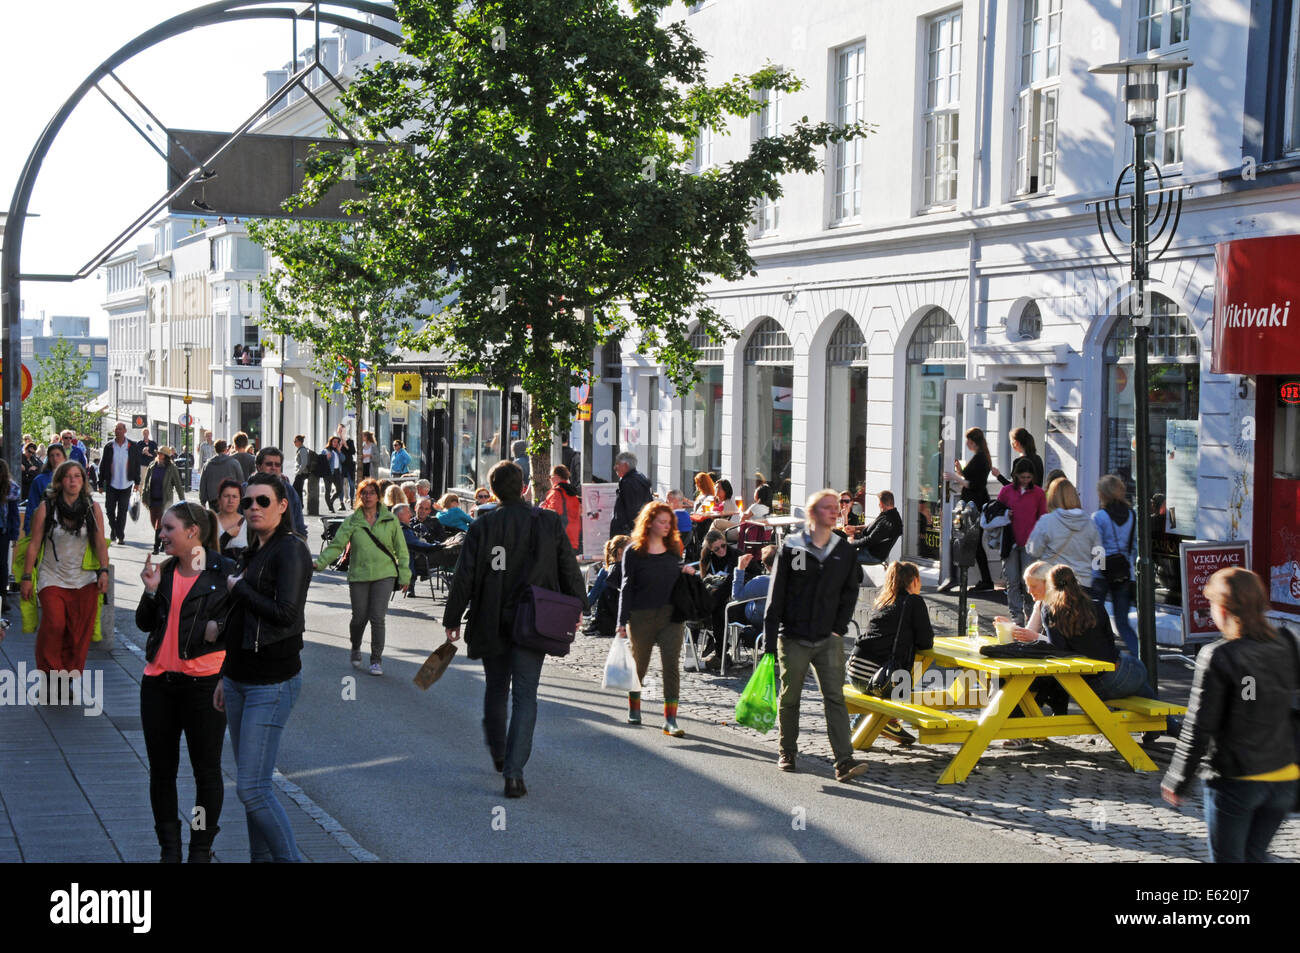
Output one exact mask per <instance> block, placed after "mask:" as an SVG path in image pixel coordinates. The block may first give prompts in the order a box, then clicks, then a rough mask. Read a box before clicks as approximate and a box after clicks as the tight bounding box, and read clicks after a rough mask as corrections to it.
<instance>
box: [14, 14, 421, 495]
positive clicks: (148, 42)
mask: <svg viewBox="0 0 1300 953" xmlns="http://www.w3.org/2000/svg"><path fill="white" fill-rule="evenodd" d="M323 2H325V3H326V5H328V6H330V7H342V8H345V9H346V10H348V11H352V13H336V12H333V11H329V10H321V9H320V7H321V3H322V0H305V2H304V0H299V2H297V3H294V2H292V0H216V2H213V3H208V4H205V5H203V6H201V7H196V8H195V9H193V10H190V11H188V12H187V13H182V14H178V15H177V16H174V17H172V18H171V19H169V20H164V21H163V22H162V23H159V24H158V25H157V26H155V27H153V28H152V29H150V30H147V31H146V32H144V33H142V34H140V35H139V36H138V37H136V38H135V39H134V40H131V41H130V42H129V43H127V44H126V45H125V46H123V47H122V48H121V49H119V50H118V51H117V52H116V53H114V54H113V55H112V56H110V57H109V58H108V59H106V60H104V62H102V63H101V64H100V65H99V66H98V67H96V68H95V70H94V71H93V72H91V74H90V75H89V76H87V77H86V79H85V80H84V81H83V82H82V83H81V85H80V86H78V87H77V89H76V90H75V91H74V92H73V93H72V95H71V96H69V97H68V98H67V100H66V101H65V102H64V103H63V106H62V107H60V109H59V111H58V112H57V113H55V114H54V117H53V118H52V119H51V120H50V121H49V123H47V124H46V126H45V128H44V130H42V132H41V135H40V138H38V139H37V140H36V144H35V145H34V146H33V147H32V151H31V153H30V154H29V155H28V156H27V161H26V162H25V163H24V164H23V170H22V173H21V174H20V175H19V177H18V184H17V186H16V187H15V188H14V193H13V197H12V198H11V199H10V201H9V212H8V216H7V218H6V221H5V230H4V248H3V252H2V254H0V315H2V317H3V320H2V321H0V358H2V359H3V360H2V363H3V367H4V370H5V371H6V372H7V371H9V370H10V369H11V368H13V369H15V370H14V371H13V372H12V373H5V374H4V375H3V391H2V392H0V394H2V397H3V402H4V407H3V416H2V417H0V422H2V424H3V428H4V438H5V440H4V457H5V459H6V461H7V462H8V464H9V468H10V472H11V473H17V472H18V461H19V458H20V456H21V454H22V449H21V447H20V446H19V445H20V444H21V442H22V440H21V438H22V391H21V387H22V377H21V375H20V374H19V373H18V372H17V370H16V369H17V368H18V367H20V366H21V361H22V351H21V337H20V335H21V327H22V326H21V323H20V320H19V319H20V315H21V307H22V281H23V279H24V278H26V279H27V280H36V281H60V282H71V281H76V280H78V279H79V278H82V277H85V276H86V274H88V273H89V272H88V271H87V269H89V270H90V271H93V270H94V268H95V267H98V264H99V263H102V262H103V261H104V260H106V259H107V258H108V257H110V256H111V255H112V254H113V252H115V251H116V250H117V249H118V248H120V247H121V246H122V245H123V244H125V243H126V242H127V241H128V240H129V239H130V237H131V236H132V235H133V234H135V232H136V231H137V230H138V227H140V226H142V225H143V224H144V222H143V221H140V220H137V222H138V224H133V225H132V226H131V227H130V228H129V229H128V230H127V231H125V232H123V233H122V234H120V235H119V236H118V237H117V238H116V239H114V244H110V245H109V246H108V248H106V249H105V250H104V251H103V252H101V253H100V254H99V255H98V256H96V258H95V259H92V260H91V262H89V263H87V265H86V266H83V268H82V269H81V271H82V272H86V274H82V273H80V272H79V273H75V274H61V275H24V274H23V273H22V270H21V268H22V246H23V232H24V228H25V225H26V220H27V211H28V206H29V204H30V202H31V197H32V191H33V189H34V188H35V186H36V179H37V177H38V176H39V175H40V171H41V166H42V164H43V163H44V161H45V157H46V155H47V154H48V153H49V151H50V148H51V147H52V146H53V144H54V140H55V139H56V138H57V137H58V134H59V132H60V131H61V130H62V129H63V126H64V124H65V123H66V122H67V121H68V118H69V117H70V116H71V115H72V112H73V110H75V109H76V108H77V106H78V105H80V103H81V101H82V100H83V99H84V98H85V97H86V95H87V94H88V93H89V92H90V91H91V90H92V89H95V88H96V87H97V86H98V84H99V82H100V81H101V80H103V79H104V78H106V77H108V76H110V75H111V74H112V73H113V71H114V70H115V69H117V67H119V66H121V65H122V64H123V63H125V62H127V61H128V60H130V59H131V58H132V57H134V56H136V55H137V54H138V53H142V52H144V51H145V50H147V49H149V48H151V47H153V46H156V45H158V44H159V43H161V42H163V41H164V40H169V39H171V38H172V37H175V36H180V35H181V34H183V33H188V32H189V31H191V30H195V29H198V28H200V27H206V26H214V25H216V24H218V23H231V22H237V21H241V20H289V21H292V22H293V24H294V30H295V42H294V50H293V59H294V61H295V62H296V60H297V57H298V49H297V42H296V32H297V24H298V22H299V21H304V22H309V23H311V24H312V25H313V26H314V28H315V31H316V44H315V55H314V60H313V62H311V63H308V64H307V65H306V66H305V67H303V68H302V69H301V70H298V71H297V72H295V73H294V74H293V75H292V76H290V77H289V79H288V80H286V82H285V83H284V85H282V86H281V87H280V89H278V90H276V91H275V92H274V93H273V94H272V95H271V96H270V97H269V98H268V99H267V101H266V102H265V103H264V104H263V105H262V106H261V107H260V108H259V109H258V110H257V111H256V112H254V113H253V114H252V116H250V117H249V119H248V120H247V121H245V122H244V123H243V124H241V125H240V127H239V128H238V129H237V130H236V131H235V132H234V133H232V134H231V136H230V138H229V139H228V140H227V141H226V143H225V144H224V145H223V146H222V147H221V149H219V150H218V151H217V153H216V154H220V152H222V151H224V149H225V148H227V147H228V146H229V145H230V144H231V143H232V142H234V141H235V140H236V139H238V138H240V137H241V136H242V135H243V134H244V133H245V132H247V131H248V129H249V128H251V127H252V125H253V123H254V122H256V121H257V119H258V117H260V116H261V115H262V114H263V113H264V112H266V110H267V109H269V108H270V107H271V106H272V105H273V104H274V103H276V102H277V101H278V100H279V99H280V98H281V97H282V96H284V95H285V94H286V93H288V92H289V90H290V89H292V88H293V87H294V86H302V88H303V89H304V91H306V89H307V87H306V85H305V84H304V83H303V80H304V79H305V78H306V77H307V76H308V75H310V74H311V72H312V71H313V70H315V69H317V68H320V69H321V70H322V72H323V73H325V74H326V75H327V76H329V78H330V80H331V81H333V82H335V83H336V84H337V81H336V80H334V78H333V76H331V75H330V74H329V71H328V70H326V69H324V67H323V66H322V65H321V64H320V25H321V24H322V23H326V24H331V25H333V26H341V27H344V28H346V29H349V30H354V31H356V32H358V33H364V34H367V35H369V36H372V37H375V38H377V39H380V40H383V41H385V42H387V43H391V44H392V45H393V46H397V47H400V46H401V45H402V38H401V36H400V35H398V34H396V33H394V32H392V31H391V30H387V29H385V28H384V27H382V26H378V25H376V24H373V23H370V22H368V21H366V20H365V19H363V17H364V15H366V14H370V15H371V16H375V17H379V18H382V19H385V20H389V21H392V22H396V19H397V17H396V11H395V10H394V9H393V7H392V5H391V4H389V3H378V2H372V0H323ZM354 14H355V16H354ZM312 98H313V99H314V98H315V97H312ZM110 101H111V100H110ZM214 157H215V155H214V156H213V157H210V158H209V159H208V162H211V161H212V158H214ZM206 164H207V163H204V162H200V163H199V167H198V168H196V169H194V170H193V171H192V172H191V173H190V174H189V176H188V177H187V178H186V179H185V180H184V182H183V183H182V186H181V187H182V188H185V187H188V186H189V185H190V184H192V183H193V182H194V181H197V180H198V179H200V178H201V177H203V176H204V175H206V174H207V173H206V169H205V168H204V167H205V165H206ZM166 202H167V197H165V198H164V199H163V200H162V201H161V202H158V203H155V206H154V207H152V208H151V209H150V210H149V211H148V212H146V213H145V216H142V217H141V218H146V217H149V216H152V215H153V214H155V213H156V211H157V210H158V208H160V207H162V206H164V205H165V204H166Z"/></svg>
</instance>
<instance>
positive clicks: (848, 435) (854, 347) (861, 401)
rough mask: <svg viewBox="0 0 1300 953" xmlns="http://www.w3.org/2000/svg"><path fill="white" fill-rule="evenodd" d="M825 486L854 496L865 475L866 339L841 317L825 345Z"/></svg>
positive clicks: (846, 316)
mask: <svg viewBox="0 0 1300 953" xmlns="http://www.w3.org/2000/svg"><path fill="white" fill-rule="evenodd" d="M825 417H826V454H825V466H826V474H825V476H826V478H825V480H824V481H823V482H824V483H825V484H826V485H827V486H830V487H834V488H835V489H837V490H841V491H843V490H848V491H849V492H850V493H853V494H856V493H857V491H858V487H859V486H860V485H862V483H863V481H864V480H865V479H866V474H867V339H866V338H864V337H863V336H862V330H861V329H860V328H859V327H858V322H856V321H854V320H853V317H852V316H851V315H847V314H846V315H845V316H844V317H843V318H841V319H840V323H839V324H838V325H836V326H835V330H834V331H833V332H831V339H830V343H829V344H827V345H826V414H825Z"/></svg>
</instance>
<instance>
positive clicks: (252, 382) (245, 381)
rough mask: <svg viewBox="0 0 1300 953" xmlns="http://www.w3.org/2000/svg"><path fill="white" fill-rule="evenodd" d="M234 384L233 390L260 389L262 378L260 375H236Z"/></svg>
mask: <svg viewBox="0 0 1300 953" xmlns="http://www.w3.org/2000/svg"><path fill="white" fill-rule="evenodd" d="M234 386H235V390H261V389H262V379H261V378H260V377H236V378H235V379H234Z"/></svg>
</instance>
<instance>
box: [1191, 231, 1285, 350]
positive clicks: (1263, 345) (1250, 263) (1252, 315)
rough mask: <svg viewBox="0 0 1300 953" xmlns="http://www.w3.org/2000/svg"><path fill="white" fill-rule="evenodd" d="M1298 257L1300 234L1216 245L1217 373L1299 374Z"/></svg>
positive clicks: (1215, 335) (1215, 338) (1215, 317)
mask: <svg viewBox="0 0 1300 953" xmlns="http://www.w3.org/2000/svg"><path fill="white" fill-rule="evenodd" d="M1297 260H1300V235H1282V236H1278V237H1276V238H1246V239H1242V240H1240V241H1233V242H1220V243H1219V244H1217V245H1215V246H1214V263H1215V272H1216V275H1215V288H1214V348H1213V354H1212V358H1213V368H1212V369H1213V370H1214V373H1216V374H1295V373H1300V278H1298V277H1297V273H1296V269H1295V262H1296V261H1297ZM1293 304H1294V305H1295V307H1294V309H1293V308H1292V305H1293ZM1292 310H1295V312H1296V314H1295V316H1294V317H1295V319H1296V321H1295V323H1293V322H1292V320H1291V318H1292V314H1291V311H1292Z"/></svg>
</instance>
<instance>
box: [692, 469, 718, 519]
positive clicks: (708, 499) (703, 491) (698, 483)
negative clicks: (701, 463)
mask: <svg viewBox="0 0 1300 953" xmlns="http://www.w3.org/2000/svg"><path fill="white" fill-rule="evenodd" d="M715 492H716V488H715V486H714V484H713V477H712V476H710V475H709V474H708V473H705V472H703V471H701V472H699V473H697V474H695V503H694V505H693V506H692V507H691V509H692V510H693V511H694V512H696V513H703V512H705V511H706V510H707V509H708V508H709V507H711V506H713V494H714V493H715Z"/></svg>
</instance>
